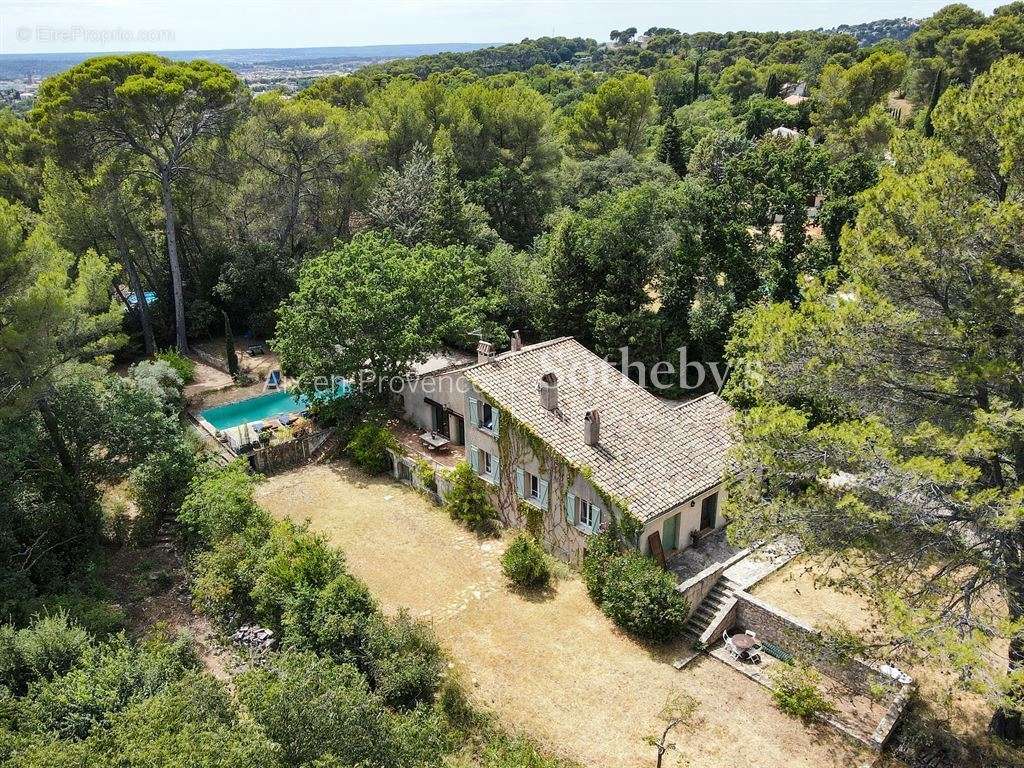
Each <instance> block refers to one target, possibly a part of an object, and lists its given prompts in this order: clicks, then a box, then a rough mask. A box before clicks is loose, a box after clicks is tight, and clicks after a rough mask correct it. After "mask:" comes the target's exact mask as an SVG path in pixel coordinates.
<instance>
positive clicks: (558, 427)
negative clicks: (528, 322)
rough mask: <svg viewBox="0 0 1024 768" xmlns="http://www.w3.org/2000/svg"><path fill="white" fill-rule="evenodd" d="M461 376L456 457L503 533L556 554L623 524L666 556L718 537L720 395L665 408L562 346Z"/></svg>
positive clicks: (550, 344) (491, 357)
mask: <svg viewBox="0 0 1024 768" xmlns="http://www.w3.org/2000/svg"><path fill="white" fill-rule="evenodd" d="M478 359H479V362H478V363H477V364H476V365H471V366H468V367H466V368H465V369H463V370H461V371H460V374H461V375H464V376H465V378H466V380H467V381H468V389H467V391H466V396H465V406H464V411H463V413H464V414H465V433H464V434H465V452H466V457H467V459H468V460H469V462H470V464H471V465H472V466H473V468H474V470H476V472H477V473H478V474H479V475H480V476H481V477H482V478H484V480H486V481H487V482H488V483H489V484H490V485H491V487H492V495H493V498H494V501H495V504H496V506H497V509H498V511H499V514H500V515H501V518H502V520H503V522H504V523H505V524H507V525H513V526H522V525H526V524H527V522H528V521H530V518H531V517H533V520H532V523H533V524H534V525H539V527H540V529H541V530H542V531H543V538H544V541H545V544H546V545H547V546H548V547H549V549H550V550H551V551H552V552H554V553H555V554H558V555H560V556H561V557H563V558H565V559H567V560H570V561H578V560H579V559H580V557H581V555H582V553H583V550H584V549H585V548H586V546H587V540H588V538H589V537H590V536H592V535H593V534H594V533H596V532H598V531H600V530H601V529H602V527H604V526H606V525H607V524H608V523H609V522H610V520H611V519H612V518H613V517H616V518H620V519H621V518H622V516H623V515H624V513H625V512H627V511H628V513H629V514H630V515H631V516H632V517H633V518H635V519H636V521H638V522H639V524H640V526H641V529H640V531H641V533H640V547H641V549H642V550H643V551H645V552H648V551H650V547H651V544H652V538H653V537H654V534H657V535H658V536H657V538H658V539H659V540H660V543H661V546H662V548H663V549H664V550H665V552H666V553H670V552H671V551H672V550H677V549H682V548H685V547H687V546H689V545H690V543H691V542H693V541H694V540H696V539H697V538H699V537H701V536H702V535H704V534H706V533H707V532H710V531H712V530H714V529H717V528H720V527H722V526H723V525H724V522H725V521H724V520H723V518H722V515H721V514H720V507H721V504H722V502H723V501H724V500H725V488H724V487H723V479H724V474H725V469H726V463H727V454H728V451H729V448H730V446H731V441H730V437H729V435H730V420H731V416H732V411H731V409H730V408H729V406H728V405H727V404H726V403H725V402H724V401H723V400H722V399H721V398H719V397H718V396H717V395H705V396H703V397H699V398H696V399H695V400H692V401H689V402H686V403H682V404H678V403H669V402H666V401H663V400H661V399H659V398H657V397H655V396H654V395H652V394H651V393H650V392H648V391H647V390H646V389H644V388H643V387H640V386H639V385H637V384H636V383H634V382H633V381H631V380H630V379H629V378H628V377H626V376H624V375H623V374H622V373H620V372H619V371H618V370H617V369H616V368H614V367H612V366H611V365H609V364H608V363H607V362H606V361H604V360H602V359H601V358H599V357H598V356H596V355H594V354H593V353H592V352H590V351H589V350H588V349H586V347H584V346H583V345H582V344H580V343H579V342H577V341H576V340H575V339H573V338H571V337H564V338H558V339H553V340H550V341H546V342H542V343H539V344H533V345H530V346H525V347H524V346H522V345H521V343H520V342H519V341H518V336H516V337H514V339H513V346H512V349H511V350H510V351H508V352H505V353H502V354H495V353H494V352H493V349H492V348H491V347H490V345H488V344H487V343H486V342H481V351H480V354H479V355H478Z"/></svg>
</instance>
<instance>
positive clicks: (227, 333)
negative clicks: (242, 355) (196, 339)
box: [221, 311, 239, 376]
mask: <svg viewBox="0 0 1024 768" xmlns="http://www.w3.org/2000/svg"><path fill="white" fill-rule="evenodd" d="M221 314H222V315H224V357H225V358H226V359H227V362H228V373H230V374H231V375H232V376H238V371H239V367H238V353H237V352H235V334H234V333H232V332H231V321H230V320H229V319H228V313H227V312H223V311H222V312H221Z"/></svg>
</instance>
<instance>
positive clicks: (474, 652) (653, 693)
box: [258, 464, 870, 768]
mask: <svg viewBox="0 0 1024 768" xmlns="http://www.w3.org/2000/svg"><path fill="white" fill-rule="evenodd" d="M258 497H259V500H260V502H261V503H262V504H263V505H264V506H265V507H266V508H267V509H268V510H270V511H271V512H272V513H273V514H274V515H277V516H279V517H284V516H287V517H291V518H293V519H295V520H298V521H301V520H304V519H309V520H310V522H311V525H312V527H313V529H315V530H317V531H320V532H322V533H323V534H324V535H325V536H326V537H327V538H328V539H329V540H330V541H332V542H333V543H335V544H337V545H338V546H339V547H340V548H341V549H342V550H344V552H345V554H346V557H347V558H348V563H349V566H350V568H351V570H352V571H353V573H356V574H358V575H359V576H360V577H361V578H363V579H364V580H365V581H366V582H367V584H369V586H370V589H371V590H372V591H373V593H374V594H375V595H376V596H377V598H378V599H379V600H380V602H381V604H382V605H383V607H384V608H385V609H386V610H395V609H397V608H399V607H407V608H408V609H409V610H410V611H412V613H413V614H414V615H416V616H418V617H420V618H422V619H425V620H427V621H430V622H432V623H433V625H434V627H435V629H436V631H437V634H438V636H439V637H440V639H441V640H442V642H444V644H445V645H446V646H447V647H448V648H449V650H450V652H451V654H452V656H453V657H454V658H455V659H456V661H457V662H458V664H459V665H460V666H461V668H462V670H463V672H464V675H465V677H466V680H467V682H469V683H470V685H471V686H472V689H473V694H474V697H475V699H476V701H477V702H478V703H479V704H483V705H485V706H487V707H489V708H491V709H492V710H494V711H495V712H497V713H498V714H499V715H500V716H501V718H502V720H503V721H504V722H505V723H506V724H508V725H510V726H512V727H515V728H518V729H521V730H522V731H524V732H525V733H527V734H529V735H530V736H532V737H533V738H535V739H537V740H538V741H540V742H541V743H542V744H544V745H545V746H546V747H547V748H548V749H550V750H552V751H554V752H556V753H559V754H562V755H565V756H567V757H570V758H573V759H575V760H578V761H579V762H581V763H583V764H584V765H587V766H594V767H602V768H604V767H608V768H619V767H620V766H621V767H622V768H627V767H629V768H631V767H632V766H641V765H642V766H650V765H653V764H654V756H655V752H654V749H653V748H652V747H650V746H649V745H647V744H646V743H645V741H644V739H645V738H646V737H648V736H653V735H654V734H655V733H656V732H657V733H660V730H661V725H660V721H659V719H658V714H659V712H660V711H661V710H662V708H663V707H664V705H665V703H666V701H667V700H668V699H669V698H670V697H671V696H673V695H677V694H679V693H686V694H689V695H691V696H694V697H696V698H697V699H698V701H699V702H700V707H699V722H698V723H697V724H696V726H695V727H693V728H691V729H689V730H687V731H680V732H678V733H677V734H676V736H675V738H674V741H675V742H676V743H677V745H678V749H677V750H674V751H671V752H669V754H668V755H666V766H694V767H695V768H698V767H699V768H736V766H745V767H748V768H825V767H826V766H842V767H843V768H856V767H857V766H862V765H863V766H866V765H869V764H870V757H869V756H868V755H867V754H865V753H864V752H859V751H857V750H854V749H853V748H852V747H851V746H850V745H849V744H847V743H846V742H845V741H844V740H842V739H841V738H840V737H839V736H838V735H836V734H834V733H833V732H831V731H828V730H824V729H821V730H819V729H816V728H806V727H805V726H804V725H802V724H801V723H800V722H797V721H794V720H791V719H789V718H787V717H785V716H783V715H781V714H780V713H779V712H778V710H776V709H775V707H774V705H773V703H772V701H771V697H770V696H769V695H768V693H767V692H766V691H765V690H764V689H763V688H761V687H760V686H757V685H756V684H754V683H752V682H750V681H749V680H747V679H746V678H744V677H743V676H741V675H740V674H738V673H736V672H734V671H732V670H730V669H729V668H727V667H726V666H724V665H723V664H721V663H719V662H717V661H715V660H714V659H710V658H707V657H700V658H698V659H696V660H695V661H693V662H692V663H691V664H690V665H688V666H687V667H685V668H684V669H683V670H681V671H677V670H676V669H674V668H673V667H672V665H671V663H670V662H671V660H672V659H674V658H676V657H678V655H679V651H678V649H672V648H668V649H664V650H660V651H657V652H651V651H649V650H648V649H646V648H644V647H643V646H641V645H639V644H637V643H636V642H634V641H632V640H630V639H629V638H628V637H625V636H624V635H622V634H621V633H620V632H618V631H617V630H616V629H615V627H614V626H613V625H612V624H611V622H609V621H608V620H607V619H606V618H605V617H604V616H603V615H602V614H601V613H600V612H599V611H598V610H597V609H596V608H595V607H594V606H593V604H592V603H591V602H590V600H589V598H588V597H587V595H586V591H585V589H584V587H583V585H582V583H581V582H580V581H579V579H578V578H576V577H575V576H571V577H569V578H567V579H564V580H561V581H559V582H558V583H557V585H556V587H555V591H554V594H552V595H550V596H548V597H545V598H532V599H531V598H525V597H522V596H520V595H517V594H515V593H513V592H510V591H509V590H508V589H507V588H506V586H505V584H504V581H503V578H502V575H501V566H500V563H499V559H500V557H501V552H502V550H503V547H504V545H503V543H502V542H501V541H498V540H481V539H478V538H477V537H475V536H474V535H472V534H470V533H468V532H466V531H465V530H463V529H462V528H460V527H458V526H456V525H455V524H454V523H452V522H451V521H450V520H449V519H448V518H447V517H446V516H445V515H444V513H443V512H442V511H441V510H440V509H438V508H436V507H434V506H433V505H432V504H430V503H429V502H427V501H426V500H424V499H423V498H422V497H421V496H419V495H418V494H417V493H416V492H415V491H413V490H412V489H410V488H408V487H406V486H403V485H399V484H397V483H394V482H391V481H389V480H380V479H375V478H368V477H366V476H365V475H363V474H362V473H360V472H358V471H356V470H353V469H351V468H350V467H348V466H347V465H344V464H333V465H327V466H313V467H306V468H303V469H300V470H297V471H295V472H291V473H287V474H284V475H279V476H277V477H274V478H271V479H270V480H268V481H267V482H266V483H265V484H264V485H262V486H261V488H260V489H259V491H258Z"/></svg>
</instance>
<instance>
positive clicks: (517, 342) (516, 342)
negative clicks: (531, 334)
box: [512, 331, 523, 352]
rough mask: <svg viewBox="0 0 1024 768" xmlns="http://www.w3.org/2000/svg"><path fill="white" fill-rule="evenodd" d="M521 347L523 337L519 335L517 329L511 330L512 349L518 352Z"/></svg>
mask: <svg viewBox="0 0 1024 768" xmlns="http://www.w3.org/2000/svg"><path fill="white" fill-rule="evenodd" d="M522 348H523V337H522V336H520V335H519V331H512V351H513V352H518V351H519V350H521V349H522Z"/></svg>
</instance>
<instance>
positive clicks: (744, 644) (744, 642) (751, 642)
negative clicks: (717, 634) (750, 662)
mask: <svg viewBox="0 0 1024 768" xmlns="http://www.w3.org/2000/svg"><path fill="white" fill-rule="evenodd" d="M729 642H731V643H732V644H733V647H734V648H735V649H736V650H737V651H738V652H739V654H740V656H746V655H747V654H748V653H749V652H750V651H752V650H753V649H754V648H756V647H757V646H759V645H760V643H759V642H758V641H757V638H756V637H751V636H750V635H744V634H737V635H733V636H732V637H730V638H729Z"/></svg>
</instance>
